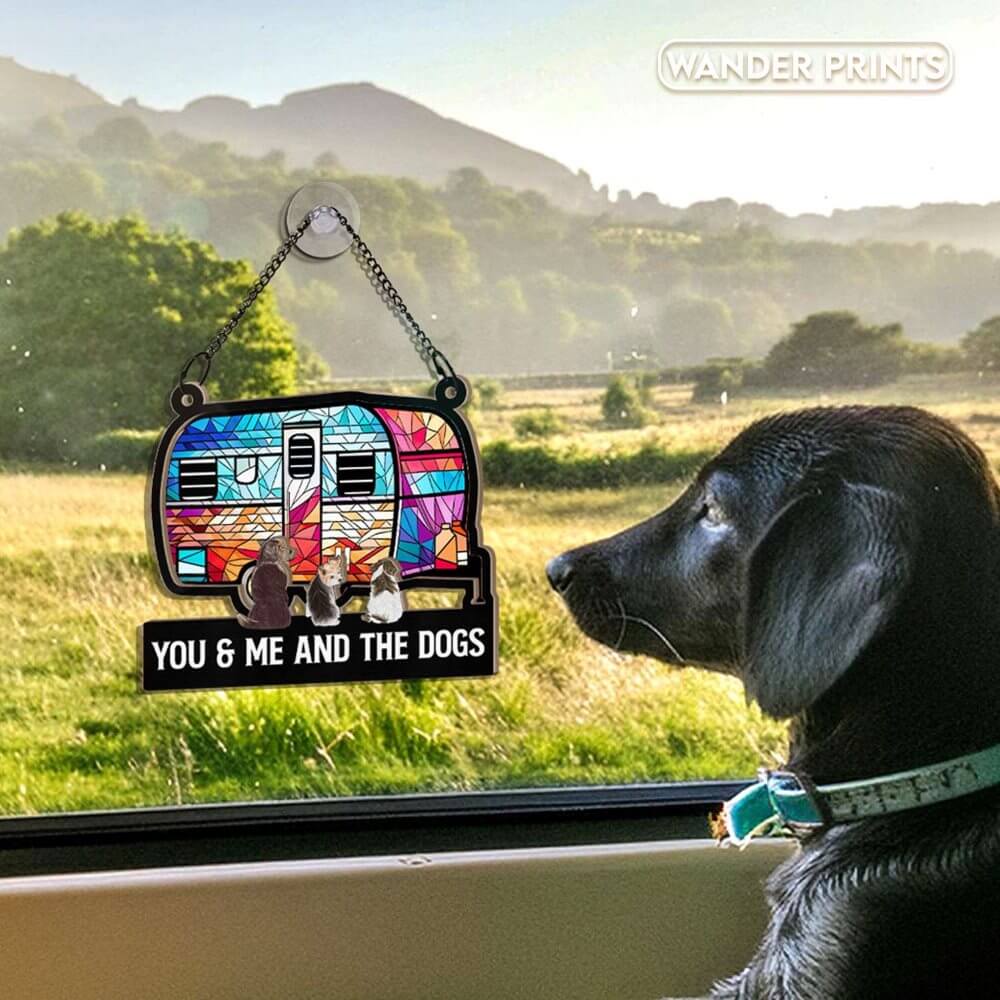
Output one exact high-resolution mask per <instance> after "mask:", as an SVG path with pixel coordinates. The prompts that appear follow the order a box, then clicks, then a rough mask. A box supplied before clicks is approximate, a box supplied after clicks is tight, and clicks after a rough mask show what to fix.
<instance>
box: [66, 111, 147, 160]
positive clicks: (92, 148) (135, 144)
mask: <svg viewBox="0 0 1000 1000" xmlns="http://www.w3.org/2000/svg"><path fill="white" fill-rule="evenodd" d="M80 149H82V150H83V151H84V152H85V153H86V154H87V155H88V156H93V157H94V158H95V159H101V160H153V159H156V156H157V153H158V146H157V142H156V139H155V138H153V133H152V132H150V131H149V129H148V128H146V126H145V125H144V124H143V123H142V122H141V121H139V119H138V118H110V119H108V121H106V122H101V124H100V125H98V126H97V128H95V129H94V131H93V132H91V133H90V135H85V136H84V137H83V138H82V139H81V140H80Z"/></svg>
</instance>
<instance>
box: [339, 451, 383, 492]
mask: <svg viewBox="0 0 1000 1000" xmlns="http://www.w3.org/2000/svg"><path fill="white" fill-rule="evenodd" d="M337 492H338V493H339V494H340V496H342V497H370V496H371V495H372V493H374V492H375V453H374V452H372V451H365V452H360V453H358V452H355V453H353V454H352V453H350V452H338V453H337Z"/></svg>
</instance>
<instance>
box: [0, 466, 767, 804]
mask: <svg viewBox="0 0 1000 1000" xmlns="http://www.w3.org/2000/svg"><path fill="white" fill-rule="evenodd" d="M668 494H669V491H667V492H666V493H665V492H664V490H663V488H662V487H657V488H641V489H631V490H625V491H623V492H621V493H619V494H610V493H607V492H602V491H573V492H568V493H547V494H546V493H539V492H529V491H527V490H508V491H499V490H498V491H493V492H492V493H491V494H490V496H489V497H488V500H487V506H486V512H485V515H484V521H485V526H486V532H487V536H488V538H489V540H490V542H491V543H492V544H493V545H494V547H495V549H496V552H497V565H498V577H499V580H498V585H499V592H500V609H501V611H500V618H501V621H500V628H501V646H500V648H501V672H500V674H499V676H497V677H496V678H491V679H487V680H469V681H437V682H432V681H425V682H411V683H405V684H373V685H361V684H359V685H349V686H342V687H333V686H331V687H311V688H286V689H278V690H260V691H235V692H205V693H184V694H167V695H140V694H138V693H137V680H136V679H137V668H136V662H135V638H136V632H135V630H136V626H137V625H138V624H139V623H140V622H141V621H143V620H145V619H148V618H152V617H168V616H177V617H180V616H185V615H192V614H206V615H208V614H219V613H222V614H224V613H227V611H226V608H225V606H224V605H223V604H221V603H218V602H214V601H198V602H191V601H181V600H178V599H176V598H172V597H168V596H166V595H165V594H164V593H163V592H162V591H161V590H160V589H159V588H158V586H157V584H156V581H155V578H154V570H153V564H152V560H151V558H150V556H149V554H148V552H147V548H146V539H145V534H144V529H143V502H144V482H143V480H142V478H141V477H139V476H121V475H105V476H100V475H82V474H55V473H43V474H35V473H29V472H20V473H8V474H5V475H3V476H0V553H2V555H0V574H2V578H3V579H4V580H7V581H9V582H10V586H9V587H8V588H6V590H5V596H4V598H3V602H4V611H5V615H4V619H5V620H6V621H7V622H8V633H7V637H6V641H5V643H4V648H3V653H2V654H0V683H2V685H3V690H4V700H3V706H2V707H0V811H2V812H5V813H30V812H37V811H48V810H67V809H87V808H105V807H120V806H131V805H140V804H158V803H179V802H200V801H222V800H236V799H257V798H287V797H302V796H316V795H340V794H348V793H350V794H357V793H361V794H363V793H375V792H394V791H416V790H430V789H470V788H486V787H499V786H512V785H518V786H526V785H542V784H551V783H565V782H601V781H611V782H620V781H635V780H639V781H645V780H661V779H684V778H693V777H722V776H731V775H741V774H750V773H752V772H753V769H754V768H755V767H756V766H757V764H758V763H759V761H760V759H761V754H764V755H768V754H770V755H776V754H778V753H779V752H780V747H781V742H782V732H781V727H780V726H777V725H775V724H773V723H771V722H768V721H766V720H764V719H763V718H762V717H761V716H760V714H759V713H758V712H757V711H756V710H751V709H748V708H747V707H746V706H745V704H744V701H743V696H742V694H741V692H740V690H739V688H738V686H737V685H735V684H733V683H732V682H731V681H728V680H726V679H723V678H719V677H712V676H709V675H707V674H701V673H698V672H695V671H673V670H671V669H669V668H667V667H664V666H661V665H658V664H654V663H652V662H650V661H646V660H640V659H626V658H623V657H618V656H616V655H615V654H613V653H611V652H610V651H609V650H605V649H603V648H601V647H598V646H596V645H595V644H592V643H590V642H589V641H588V640H586V639H585V638H583V637H582V636H581V635H580V634H579V633H578V632H577V630H576V629H575V627H574V626H573V624H572V623H571V621H570V620H569V618H568V616H567V615H566V613H565V612H564V610H563V609H562V607H561V606H560V605H559V603H558V602H557V601H556V599H555V598H554V597H553V596H551V595H550V593H549V591H548V588H547V586H546V585H545V583H544V579H543V566H544V562H545V559H546V558H547V556H548V555H550V554H552V553H554V552H557V551H560V550H561V549H562V548H563V547H565V546H568V545H570V544H573V543H575V542H577V541H578V540H580V539H582V538H590V537H596V536H597V535H599V534H601V533H603V532H607V531H610V530H613V529H615V528H617V527H619V526H621V525H623V524H625V523H627V522H628V521H629V520H631V519H632V518H633V517H638V516H641V515H644V514H648V513H651V512H652V511H653V510H655V509H656V508H657V507H658V506H660V505H661V504H662V503H663V502H664V500H665V499H667V496H668Z"/></svg>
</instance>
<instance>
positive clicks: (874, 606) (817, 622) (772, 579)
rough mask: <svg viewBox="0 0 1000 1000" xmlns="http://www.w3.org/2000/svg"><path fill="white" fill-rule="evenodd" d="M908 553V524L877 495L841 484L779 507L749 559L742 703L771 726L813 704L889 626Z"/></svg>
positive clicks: (897, 507)
mask: <svg viewBox="0 0 1000 1000" xmlns="http://www.w3.org/2000/svg"><path fill="white" fill-rule="evenodd" d="M913 550H914V529H913V525H912V518H911V516H910V515H909V513H908V512H907V511H906V510H905V509H904V507H903V505H902V503H901V502H900V501H899V500H898V499H897V498H896V497H895V496H894V495H893V494H891V493H889V492H887V491H885V490H880V489H877V488H875V487H871V486H859V485H855V484H850V483H841V484H837V485H834V486H827V487H824V488H822V489H817V490H815V491H813V492H811V493H805V494H803V495H801V496H799V497H796V498H795V499H794V500H792V501H791V502H790V503H789V504H788V505H787V506H785V507H784V508H783V509H782V510H781V511H780V512H779V513H778V515H777V516H776V517H775V518H774V520H773V521H772V522H771V524H770V525H769V526H768V528H767V530H766V531H765V533H764V536H763V537H762V538H761V540H760V541H759V542H758V543H757V545H756V547H755V548H754V550H753V552H752V553H751V555H750V560H749V565H748V570H747V581H746V584H747V590H746V594H747V600H746V611H745V615H746V617H745V621H744V660H743V683H744V686H745V687H746V690H747V694H748V695H749V696H750V697H752V698H754V699H755V700H756V701H757V703H758V704H759V705H760V707H761V708H762V709H763V710H764V711H765V712H767V713H768V715H772V716H774V717H775V718H787V717H789V716H792V715H796V714H797V713H798V712H801V711H802V710H803V709H805V708H807V707H808V706H809V705H811V704H812V703H813V702H815V701H816V699H817V698H819V697H820V696H821V695H822V694H823V693H824V692H825V691H826V690H827V689H828V688H829V687H830V686H831V685H832V684H833V683H834V682H835V681H836V680H837V679H838V678H840V677H841V676H843V674H844V673H845V672H846V671H847V670H848V668H849V667H850V666H851V664H852V663H854V661H855V660H856V659H857V658H858V656H860V655H861V653H862V652H863V651H864V649H865V647H866V646H868V644H869V643H870V642H871V641H872V639H873V638H875V636H876V635H878V634H879V632H881V631H882V630H883V629H884V628H885V627H886V625H887V624H888V622H889V621H890V620H891V618H892V615H893V612H894V611H895V609H896V608H897V607H898V605H899V602H900V598H901V596H902V594H903V591H904V590H905V589H906V585H907V583H908V581H909V579H910V574H911V569H912V563H913V558H914V555H913Z"/></svg>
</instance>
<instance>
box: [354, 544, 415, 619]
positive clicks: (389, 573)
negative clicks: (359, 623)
mask: <svg viewBox="0 0 1000 1000" xmlns="http://www.w3.org/2000/svg"><path fill="white" fill-rule="evenodd" d="M402 577H403V567H402V566H400V565H399V563H398V562H396V560H395V559H391V558H390V559H382V560H381V561H379V562H377V563H376V564H375V568H374V569H373V570H372V589H371V594H370V595H369V597H368V611H367V614H365V615H363V616H362V620H363V621H366V622H376V623H377V624H379V625H389V624H391V623H392V622H398V621H399V619H400V618H402V617H403V612H404V611H405V610H406V600H405V598H404V597H403V593H402V591H401V590H400V589H399V581H400V580H401V579H402Z"/></svg>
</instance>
